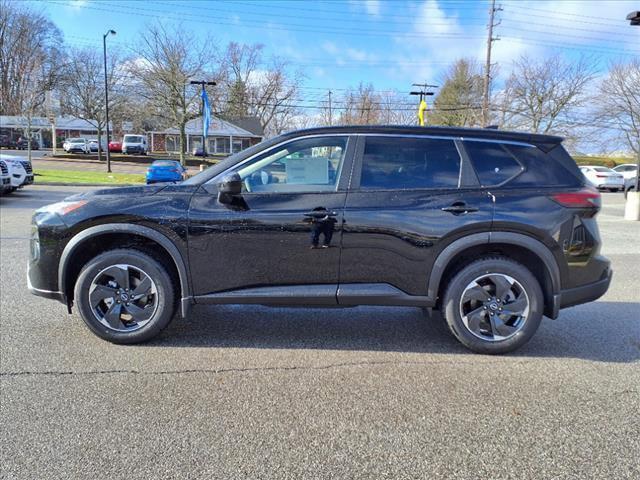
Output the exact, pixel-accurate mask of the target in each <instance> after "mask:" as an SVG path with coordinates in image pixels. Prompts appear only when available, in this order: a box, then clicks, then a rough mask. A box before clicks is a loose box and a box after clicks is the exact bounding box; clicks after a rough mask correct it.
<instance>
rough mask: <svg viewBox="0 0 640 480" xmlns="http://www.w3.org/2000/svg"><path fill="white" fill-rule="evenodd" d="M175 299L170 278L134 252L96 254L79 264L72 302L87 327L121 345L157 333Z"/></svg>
mask: <svg viewBox="0 0 640 480" xmlns="http://www.w3.org/2000/svg"><path fill="white" fill-rule="evenodd" d="M174 299H175V292H174V287H173V282H172V280H171V276H170V275H169V274H168V273H167V271H166V270H165V268H164V267H163V266H162V265H161V264H160V263H159V262H158V261H157V260H155V259H154V258H152V257H151V256H149V255H147V254H146V253H143V252H141V251H138V250H129V249H121V250H111V251H108V252H105V253H103V254H101V255H98V256H97V257H95V258H94V259H92V260H90V261H89V262H88V263H87V264H86V265H85V266H84V267H83V269H82V271H81V272H80V275H79V277H78V280H77V282H76V287H75V301H76V304H77V306H78V310H79V312H80V316H81V317H82V319H83V320H84V322H85V323H86V324H87V326H88V327H89V329H91V331H92V332H93V333H95V334H96V335H98V336H99V337H100V338H103V339H104V340H108V341H109V342H113V343H120V344H129V343H140V342H145V341H147V340H150V339H151V338H153V337H155V336H156V335H158V334H159V333H160V332H161V331H162V329H164V328H165V327H166V326H167V325H168V324H169V322H170V321H171V319H172V318H173V314H174V311H175V302H174Z"/></svg>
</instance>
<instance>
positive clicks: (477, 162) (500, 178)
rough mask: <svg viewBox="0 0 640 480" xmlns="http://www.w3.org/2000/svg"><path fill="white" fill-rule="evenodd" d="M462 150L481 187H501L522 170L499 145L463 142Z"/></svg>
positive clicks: (511, 156)
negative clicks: (463, 149)
mask: <svg viewBox="0 0 640 480" xmlns="http://www.w3.org/2000/svg"><path fill="white" fill-rule="evenodd" d="M464 148H465V150H466V151H467V154H468V155H469V158H470V159H471V163H472V164H473V168H474V169H475V171H476V174H477V175H478V180H479V181H480V184H481V185H482V186H483V187H491V186H496V185H502V184H503V183H505V182H507V181H508V180H510V179H512V178H513V177H515V176H516V175H518V174H519V173H520V172H522V170H523V167H522V165H520V163H518V161H517V160H516V159H515V158H514V157H513V155H511V153H510V152H509V151H507V150H506V149H505V148H504V145H502V144H501V143H496V142H483V141H470V140H465V141H464Z"/></svg>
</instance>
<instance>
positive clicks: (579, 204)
mask: <svg viewBox="0 0 640 480" xmlns="http://www.w3.org/2000/svg"><path fill="white" fill-rule="evenodd" d="M551 199H552V200H553V201H555V202H557V203H559V204H560V205H562V206H563V207H569V208H598V209H599V208H600V205H601V197H600V192H599V191H598V190H596V189H595V188H592V187H585V188H583V189H582V190H578V191H577V192H562V193H554V194H553V195H551Z"/></svg>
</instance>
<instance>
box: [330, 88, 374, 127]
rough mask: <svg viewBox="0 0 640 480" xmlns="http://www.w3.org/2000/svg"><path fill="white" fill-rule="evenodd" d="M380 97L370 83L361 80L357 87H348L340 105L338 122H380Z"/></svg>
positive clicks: (355, 123) (348, 123) (361, 123)
mask: <svg viewBox="0 0 640 480" xmlns="http://www.w3.org/2000/svg"><path fill="white" fill-rule="evenodd" d="M381 117H382V109H381V107H380V98H379V96H378V94H377V93H376V91H375V89H374V88H373V85H372V84H368V85H364V84H363V83H362V82H361V83H360V84H359V85H358V88H357V89H348V90H347V91H346V92H345V94H344V98H343V101H342V105H341V112H340V123H342V124H343V125H376V124H379V123H381V122H380V120H381Z"/></svg>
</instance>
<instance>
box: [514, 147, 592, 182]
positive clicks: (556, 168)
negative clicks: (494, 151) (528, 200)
mask: <svg viewBox="0 0 640 480" xmlns="http://www.w3.org/2000/svg"><path fill="white" fill-rule="evenodd" d="M505 148H506V149H507V150H508V151H509V152H510V153H511V154H512V155H513V156H514V157H516V158H517V159H518V161H520V163H522V164H523V165H524V167H525V170H524V171H523V172H522V174H521V175H518V176H517V177H516V178H514V179H513V181H512V182H510V183H509V184H510V185H511V184H513V185H514V186H516V185H517V186H522V187H542V186H574V185H575V186H577V185H579V184H580V181H579V177H578V178H576V174H575V173H574V172H572V171H570V170H569V169H568V168H566V167H565V166H564V165H563V163H562V162H559V161H557V160H556V159H554V158H553V157H552V156H550V155H549V154H547V153H545V152H543V151H542V150H540V149H539V148H537V147H534V146H521V145H509V144H505ZM571 162H572V163H573V160H571ZM573 169H574V170H578V169H577V167H576V166H575V163H573ZM577 173H578V175H580V172H579V171H578V172H577Z"/></svg>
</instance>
